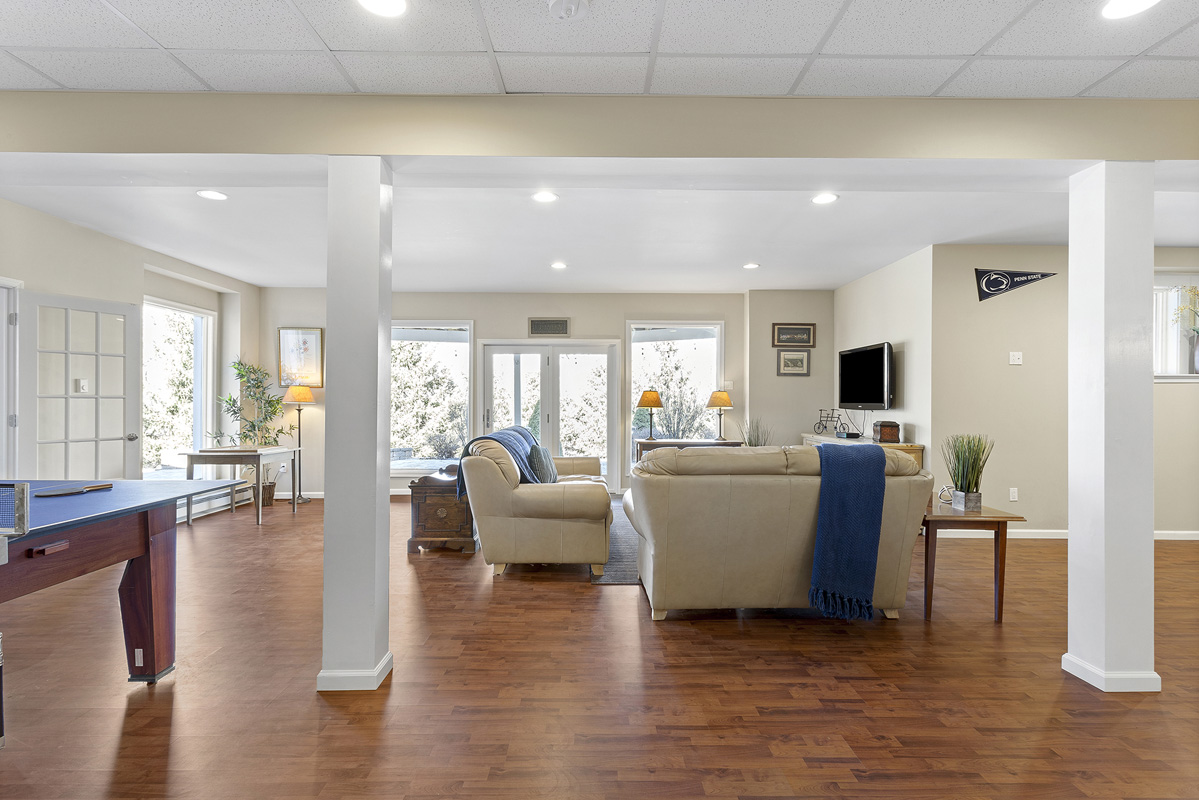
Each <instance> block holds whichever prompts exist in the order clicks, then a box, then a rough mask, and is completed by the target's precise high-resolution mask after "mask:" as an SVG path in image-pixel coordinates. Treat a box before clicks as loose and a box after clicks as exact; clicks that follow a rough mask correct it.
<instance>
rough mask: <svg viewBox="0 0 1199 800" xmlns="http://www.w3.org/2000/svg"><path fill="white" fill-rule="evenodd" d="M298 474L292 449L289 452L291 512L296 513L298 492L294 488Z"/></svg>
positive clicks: (298, 503)
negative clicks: (290, 452)
mask: <svg viewBox="0 0 1199 800" xmlns="http://www.w3.org/2000/svg"><path fill="white" fill-rule="evenodd" d="M299 478H300V476H299V475H298V474H297V473H296V454H295V451H294V450H293V451H292V454H291V513H293V514H294V513H296V509H297V508H299V507H300V492H299V490H298V489H297V488H296V481H297V480H299Z"/></svg>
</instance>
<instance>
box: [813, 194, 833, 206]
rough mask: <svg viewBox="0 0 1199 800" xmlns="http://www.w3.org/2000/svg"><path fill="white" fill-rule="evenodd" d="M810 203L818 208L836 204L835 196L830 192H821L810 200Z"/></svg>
mask: <svg viewBox="0 0 1199 800" xmlns="http://www.w3.org/2000/svg"><path fill="white" fill-rule="evenodd" d="M812 202H813V203H815V204H816V205H818V206H827V205H828V204H829V203H835V202H837V195H835V194H833V193H832V192H821V193H820V194H818V195H816V196H815V197H813V198H812Z"/></svg>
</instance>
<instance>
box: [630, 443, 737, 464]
mask: <svg viewBox="0 0 1199 800" xmlns="http://www.w3.org/2000/svg"><path fill="white" fill-rule="evenodd" d="M634 441H635V442H636V443H637V459H636V460H637V461H640V460H641V458H642V456H644V455H645V454H646V453H648V452H649V451H650V450H657V449H658V448H659V447H678V448H680V449H682V448H684V447H740V446H741V442H737V441H734V440H732V439H635V440H634Z"/></svg>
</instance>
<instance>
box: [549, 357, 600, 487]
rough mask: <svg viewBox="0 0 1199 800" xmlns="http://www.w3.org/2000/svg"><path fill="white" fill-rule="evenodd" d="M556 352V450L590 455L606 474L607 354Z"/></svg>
mask: <svg viewBox="0 0 1199 800" xmlns="http://www.w3.org/2000/svg"><path fill="white" fill-rule="evenodd" d="M554 349H555V350H557V351H559V352H558V353H557V368H558V370H557V371H558V375H557V386H558V392H557V394H558V414H557V417H556V418H557V420H558V424H557V431H558V450H557V454H558V455H561V456H594V457H596V458H598V459H599V460H600V465H601V467H602V472H603V474H605V475H607V474H608V469H607V467H608V442H609V437H608V354H607V352H606V350H607V348H604V351H600V352H587V353H572V352H561V351H562V350H563V349H564V348H554Z"/></svg>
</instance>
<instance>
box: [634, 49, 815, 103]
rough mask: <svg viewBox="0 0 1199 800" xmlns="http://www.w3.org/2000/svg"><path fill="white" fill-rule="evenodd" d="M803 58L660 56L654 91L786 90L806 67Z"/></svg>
mask: <svg viewBox="0 0 1199 800" xmlns="http://www.w3.org/2000/svg"><path fill="white" fill-rule="evenodd" d="M803 65H804V59H802V58H688V57H685V56H659V57H658V60H657V61H656V62H655V63H654V78H653V83H652V84H651V85H650V92H651V93H653V94H717V95H780V94H786V93H787V92H788V91H789V90H790V89H791V84H793V83H795V78H796V77H797V76H798V75H799V71H800V70H801V69H803Z"/></svg>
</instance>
